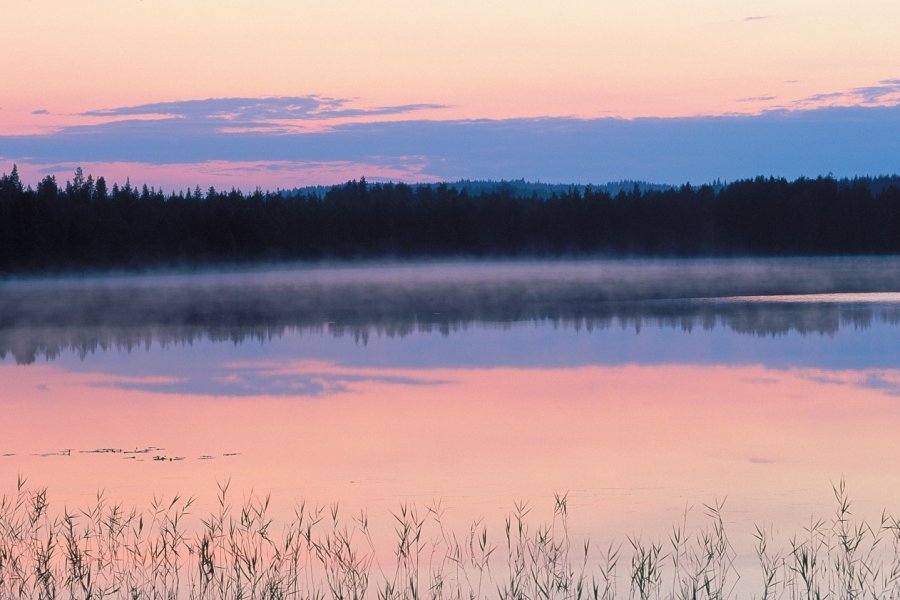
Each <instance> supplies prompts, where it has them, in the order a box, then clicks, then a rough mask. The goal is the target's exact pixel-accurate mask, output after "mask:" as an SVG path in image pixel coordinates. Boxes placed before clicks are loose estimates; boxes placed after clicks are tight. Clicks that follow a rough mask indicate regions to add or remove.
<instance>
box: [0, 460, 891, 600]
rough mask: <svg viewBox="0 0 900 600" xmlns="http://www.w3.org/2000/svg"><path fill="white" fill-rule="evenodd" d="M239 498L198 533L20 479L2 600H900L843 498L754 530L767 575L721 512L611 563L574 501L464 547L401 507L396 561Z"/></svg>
mask: <svg viewBox="0 0 900 600" xmlns="http://www.w3.org/2000/svg"><path fill="white" fill-rule="evenodd" d="M228 487H229V486H228V483H224V484H220V485H219V493H218V497H217V501H216V503H215V508H214V509H213V510H212V512H211V514H209V515H208V516H205V517H199V518H198V517H195V516H194V515H192V514H191V509H192V508H193V506H194V500H193V499H192V498H187V497H182V496H175V497H173V498H171V499H167V500H163V499H161V498H154V499H153V500H152V502H151V503H150V505H149V507H147V508H145V509H144V510H141V511H138V510H136V509H129V508H125V507H123V506H122V505H121V504H119V503H117V502H115V501H112V500H110V499H109V498H107V497H106V496H105V495H103V494H102V493H100V494H98V495H97V497H96V500H95V501H94V502H93V504H92V505H91V506H88V507H85V508H83V509H81V510H69V509H64V510H63V511H62V512H61V513H59V512H52V511H51V510H50V509H49V506H50V505H49V501H48V494H47V490H46V489H33V488H31V487H29V486H27V485H26V481H25V480H24V479H23V478H21V477H20V478H19V480H18V482H17V486H16V490H15V491H14V492H13V493H11V494H8V495H4V496H3V497H2V498H0V598H3V599H4V600H19V599H25V598H47V599H53V598H73V599H88V598H91V599H94V598H97V599H99V598H148V599H163V598H165V599H173V598H187V599H197V600H202V599H235V598H247V599H250V598H260V599H274V598H299V599H304V600H327V599H333V600H363V599H365V598H371V599H372V600H418V599H424V598H427V599H430V600H439V599H444V598H446V599H448V600H449V599H455V600H463V599H469V600H474V599H479V598H494V599H499V600H550V599H561V600H614V599H615V598H634V599H639V600H651V599H662V598H666V599H669V598H671V599H688V598H690V599H719V600H722V599H727V598H743V597H752V598H762V599H765V600H770V599H776V598H785V599H790V600H795V599H796V600H800V599H805V600H810V599H813V598H817V599H822V598H879V599H880V598H890V599H896V598H900V521H898V520H897V519H896V518H894V517H891V516H889V515H888V514H886V513H885V514H883V515H882V516H881V518H880V519H879V520H878V521H877V522H874V523H870V522H866V521H860V520H855V519H854V517H853V516H852V513H851V510H850V509H851V503H850V500H849V498H848V495H847V492H846V489H845V486H844V484H843V482H841V483H840V484H838V485H836V486H835V488H834V494H835V499H836V503H837V508H836V510H835V512H834V513H833V514H832V515H831V516H830V517H829V518H822V519H818V520H813V521H812V522H811V523H810V524H809V525H808V526H806V527H803V528H801V530H800V531H799V532H798V533H797V534H796V535H794V536H792V537H790V538H788V539H786V540H782V541H778V540H775V539H774V536H773V535H772V533H771V532H769V531H767V529H766V528H765V527H763V526H758V527H757V528H756V532H755V534H754V539H753V540H752V542H753V545H754V548H755V555H756V557H755V558H756V562H757V565H758V570H757V571H756V572H755V573H753V572H750V573H739V572H738V569H737V568H736V566H735V559H736V552H735V550H734V548H733V546H732V542H731V539H730V538H729V535H728V533H727V531H726V528H725V520H724V518H723V511H724V507H723V505H722V504H721V503H713V504H709V505H706V506H705V507H704V511H705V514H704V519H703V523H702V524H701V525H700V526H698V527H695V528H689V527H688V526H687V514H685V520H684V523H682V524H679V525H676V526H674V527H672V528H671V530H670V531H669V533H668V535H667V537H665V538H662V539H643V538H641V537H627V538H625V540H624V541H623V542H622V543H620V544H612V545H610V546H608V547H605V548H595V547H593V546H592V545H591V543H590V542H589V541H585V542H583V543H575V542H574V541H573V538H574V536H573V535H571V534H570V531H569V526H568V499H567V496H566V495H557V496H555V498H554V501H553V513H552V517H550V520H549V522H547V523H543V524H535V523H533V522H532V520H531V519H529V514H530V512H531V507H530V506H529V505H528V504H527V503H519V504H516V505H515V506H514V509H513V511H512V512H511V513H510V514H509V515H508V516H507V517H506V519H505V522H504V523H503V525H502V527H497V528H493V527H491V528H489V527H488V526H487V525H486V524H484V523H483V522H482V521H475V522H473V523H472V524H471V525H470V526H469V527H468V528H467V529H463V530H462V531H452V530H450V529H449V528H448V527H446V526H445V520H444V512H445V511H444V510H443V509H442V507H441V506H440V504H439V503H438V504H435V505H432V506H427V507H425V508H423V509H420V508H418V507H416V506H414V505H410V504H401V505H400V507H399V509H398V510H397V511H396V512H394V513H393V514H392V515H391V520H392V522H393V528H394V538H393V540H392V542H390V543H389V548H390V549H389V550H388V549H386V548H385V549H382V551H377V550H376V543H375V540H374V539H373V537H374V536H373V535H372V533H371V531H370V527H369V519H368V516H367V515H366V514H365V513H360V514H358V515H354V516H352V517H349V518H345V517H344V516H343V514H342V513H341V511H340V509H339V505H337V504H334V505H331V506H327V507H311V506H308V505H307V504H306V503H304V502H300V503H299V504H298V505H297V506H296V508H295V510H294V516H293V518H292V519H290V520H289V521H288V522H285V523H283V524H281V525H276V524H275V522H274V520H273V517H271V516H270V500H269V497H268V496H266V497H259V496H253V495H251V496H249V497H248V498H246V499H245V500H244V502H243V503H242V504H240V505H232V503H231V500H230V496H229V494H228ZM489 529H490V530H491V532H492V535H491V534H489V533H488V531H489ZM497 531H501V532H502V533H500V534H499V535H498V534H497V533H496V532H497ZM383 541H384V542H385V543H388V542H387V540H383ZM748 541H751V540H748ZM739 584H740V585H739Z"/></svg>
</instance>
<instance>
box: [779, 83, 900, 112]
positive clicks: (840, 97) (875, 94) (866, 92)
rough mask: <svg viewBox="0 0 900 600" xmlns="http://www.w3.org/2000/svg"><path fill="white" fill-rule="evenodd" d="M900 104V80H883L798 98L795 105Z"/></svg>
mask: <svg viewBox="0 0 900 600" xmlns="http://www.w3.org/2000/svg"><path fill="white" fill-rule="evenodd" d="M897 103H900V79H883V80H881V81H879V82H878V83H877V84H875V85H868V86H861V87H855V88H850V89H848V90H841V91H837V92H824V93H820V94H813V95H811V96H806V97H805V98H800V99H799V100H796V101H795V104H797V105H800V106H809V105H823V104H830V105H832V106H835V105H854V106H883V105H885V104H889V105H895V104H897Z"/></svg>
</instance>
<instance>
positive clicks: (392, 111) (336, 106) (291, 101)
mask: <svg viewBox="0 0 900 600" xmlns="http://www.w3.org/2000/svg"><path fill="white" fill-rule="evenodd" d="M350 102H351V101H350V100H348V99H340V98H328V97H325V96H316V95H310V96H281V97H273V98H207V99H203V100H182V101H177V102H155V103H151V104H139V105H136V106H122V107H117V108H103V109H97V110H89V111H86V112H83V113H80V116H83V117H108V118H116V117H142V118H139V119H133V120H124V121H113V123H125V124H127V125H129V126H132V127H133V126H135V125H139V124H141V123H152V122H154V121H156V120H163V121H165V120H169V121H174V122H177V123H178V124H179V125H180V126H181V127H191V128H192V129H204V128H213V129H274V128H278V127H283V125H279V124H278V123H279V122H284V121H288V122H301V123H302V122H310V121H325V120H333V119H348V118H358V117H384V116H393V115H405V114H410V113H413V112H416V111H422V110H436V109H442V108H447V106H446V105H443V104H402V105H396V106H379V107H374V108H355V107H351V106H349V104H350Z"/></svg>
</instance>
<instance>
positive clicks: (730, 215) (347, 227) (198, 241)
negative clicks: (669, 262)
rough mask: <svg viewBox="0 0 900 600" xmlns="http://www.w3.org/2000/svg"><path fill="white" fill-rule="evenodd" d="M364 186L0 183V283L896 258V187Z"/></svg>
mask: <svg viewBox="0 0 900 600" xmlns="http://www.w3.org/2000/svg"><path fill="white" fill-rule="evenodd" d="M486 190H487V191H483V192H480V193H470V192H469V191H468V189H466V188H464V187H463V188H460V187H458V186H457V187H454V186H450V185H445V184H441V185H414V184H413V185H409V184H404V183H369V182H366V181H365V179H360V180H358V181H355V180H354V181H349V182H347V183H345V184H343V185H337V186H333V187H331V188H330V189H328V191H327V192H325V193H324V194H318V193H308V194H299V193H284V192H263V191H261V190H256V191H255V192H252V193H243V192H241V191H240V190H236V189H232V190H229V191H217V190H215V189H214V188H212V187H211V188H209V189H208V190H206V191H205V192H204V191H202V190H201V189H200V188H199V187H196V188H195V189H194V190H186V191H179V192H172V193H168V194H166V193H163V192H162V191H161V190H157V189H154V188H148V187H147V186H146V185H144V186H142V187H140V188H138V187H135V186H132V185H131V183H130V181H128V182H126V183H125V184H124V185H123V186H119V185H118V184H114V185H112V186H111V187H109V186H108V184H107V182H106V180H105V179H104V178H103V177H98V178H97V179H94V178H93V176H91V175H88V176H87V177H85V176H84V174H83V172H82V170H81V169H80V168H79V169H77V170H76V171H75V174H74V176H73V178H72V179H71V180H69V181H67V182H65V184H59V183H58V182H57V180H56V179H55V178H54V177H52V176H48V177H46V178H44V179H43V180H42V181H40V182H39V183H38V185H37V189H33V188H32V187H31V186H23V183H22V181H21V179H20V177H19V175H18V172H17V169H16V168H15V167H13V170H12V172H11V173H9V174H4V175H3V176H2V177H0V273H5V274H27V273H42V272H60V271H77V270H104V269H123V268H124V269H127V268H155V267H170V266H191V265H205V264H235V263H245V262H251V261H289V260H323V259H355V258H407V257H410V258H413V257H414V258H429V257H513V256H515V257H519V256H523V257H526V256H527V257H555V256H583V255H598V256H653V257H659V256H795V255H805V256H813V255H840V254H856V255H858V254H896V253H898V252H900V179H898V178H897V177H881V178H855V179H842V180H838V179H835V178H833V177H819V178H815V179H811V178H800V179H797V180H793V181H789V180H786V179H783V178H771V177H769V178H763V177H759V178H755V179H747V180H740V181H735V182H731V183H727V184H716V185H714V186H713V185H701V186H691V185H688V184H685V185H682V186H680V187H671V188H662V189H660V188H646V187H645V188H644V189H641V187H640V186H638V185H635V186H634V187H633V188H632V189H631V190H629V191H625V190H620V191H619V192H618V193H615V194H611V193H609V192H608V191H607V190H605V189H603V188H592V187H590V186H571V187H570V188H568V189H566V190H565V191H561V192H559V193H557V192H554V193H552V194H551V195H549V196H548V197H541V196H539V195H538V194H536V193H532V194H531V195H528V194H527V193H519V192H520V191H521V190H517V188H516V186H515V185H504V186H497V187H493V188H486Z"/></svg>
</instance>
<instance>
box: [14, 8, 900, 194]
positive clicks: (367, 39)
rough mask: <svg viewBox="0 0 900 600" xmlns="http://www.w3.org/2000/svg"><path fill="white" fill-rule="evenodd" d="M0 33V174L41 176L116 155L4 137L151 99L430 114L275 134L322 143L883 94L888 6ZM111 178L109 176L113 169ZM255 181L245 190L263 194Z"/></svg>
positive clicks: (892, 66) (464, 13) (108, 12)
mask: <svg viewBox="0 0 900 600" xmlns="http://www.w3.org/2000/svg"><path fill="white" fill-rule="evenodd" d="M51 6H52V7H51ZM4 21H5V22H6V23H7V25H8V27H7V28H6V31H5V32H4V45H5V47H7V48H15V51H7V52H3V53H0V72H2V73H4V78H5V79H6V81H9V82H14V83H12V84H11V85H7V86H6V87H5V89H4V94H3V96H2V98H0V170H8V168H9V167H7V166H6V165H11V163H12V162H20V163H29V164H32V165H33V169H35V170H41V169H43V171H42V173H44V174H46V173H47V172H59V169H57V170H56V171H54V170H53V169H54V168H55V167H54V166H53V164H56V165H58V164H59V163H60V162H65V163H67V165H68V163H77V164H84V165H91V166H94V165H96V168H95V169H93V170H96V171H99V170H100V168H101V167H106V166H108V165H109V163H119V162H122V160H121V159H120V158H119V157H112V158H105V159H104V160H97V159H91V158H90V157H85V156H79V155H78V153H77V152H73V153H71V155H70V156H68V157H67V158H66V160H65V161H58V160H57V161H45V160H43V159H41V158H40V157H35V156H31V155H29V154H28V153H27V152H25V151H23V150H20V149H18V148H17V146H16V145H14V144H13V143H12V140H10V139H9V138H8V137H7V136H16V135H40V134H53V133H54V132H57V131H58V130H59V129H60V128H62V127H69V126H91V125H99V124H103V123H108V122H110V121H115V120H117V119H120V118H122V117H121V116H106V117H101V116H85V115H83V114H81V113H85V112H88V111H97V110H102V109H114V108H118V107H133V106H139V105H143V104H151V103H158V102H178V101H189V100H202V99H207V98H234V97H244V98H277V97H305V96H310V95H315V96H324V97H329V98H338V99H342V100H343V101H345V102H346V106H347V107H352V108H355V109H372V108H378V107H397V106H408V105H428V106H429V108H420V109H417V110H416V111H414V112H412V113H411V112H404V111H399V112H395V113H391V114H377V115H369V116H366V115H362V116H357V117H353V118H349V119H347V118H344V119H326V120H319V121H309V120H304V119H300V120H293V121H290V122H288V123H286V122H282V123H281V124H282V125H285V124H288V125H290V126H291V127H293V128H299V129H301V130H310V129H318V130H321V129H323V128H325V129H327V128H329V127H331V126H334V125H335V124H338V123H341V122H348V121H349V122H385V121H402V120H407V119H411V118H414V119H425V120H465V119H513V118H534V117H577V118H582V119H597V118H606V117H622V118H634V117H665V118H669V117H692V116H693V117H695V116H710V115H725V114H733V113H740V114H759V113H760V112H761V111H766V110H771V109H777V108H787V109H791V110H796V109H812V108H817V107H822V106H830V105H839V106H848V105H867V106H871V105H893V104H896V103H897V102H898V100H900V85H898V84H897V77H898V76H900V64H898V60H897V58H896V57H898V56H900V38H898V36H897V35H896V34H895V31H894V29H895V25H896V23H898V22H900V4H897V3H892V2H883V1H876V0H866V1H863V2H861V3H860V2H857V3H854V4H853V5H850V4H847V3H845V2H837V1H829V2H813V1H811V0H792V1H790V2H783V1H782V2H779V1H775V0H739V1H736V2H719V1H713V0H690V1H688V2H679V3H673V2H669V1H666V0H647V1H643V2H626V1H624V0H615V1H612V2H595V1H592V0H571V1H569V2H565V3H563V4H562V5H559V4H556V3H550V2H541V1H535V0H526V1H517V2H513V1H511V0H504V1H500V2H489V3H485V2H474V1H468V0H466V1H463V0H454V1H450V2H440V3H433V2H427V3H423V2H418V1H414V0H403V1H399V2H388V1H386V0H377V1H372V2H365V3H356V2H352V3H351V2H327V3H319V2H315V3H313V2H292V1H288V0H264V1H250V0H234V1H231V2H216V1H213V0H197V1H195V2H190V3H185V2H181V1H176V0H155V1H154V2H138V1H131V0H129V1H126V2H116V3H110V2H106V1H103V0H81V1H79V2H63V3H53V4H52V5H49V4H47V3H46V2H30V3H26V2H16V3H12V4H10V5H9V6H6V7H4ZM873 90H875V91H874V92H873ZM4 138H6V139H4ZM207 160H209V161H216V160H220V159H219V158H218V157H214V156H209V157H208V158H207ZM279 160H292V159H291V158H290V157H286V156H285V157H280V158H279ZM432 160H433V161H434V160H438V159H436V158H433V157H432ZM51 162H53V164H50V163H51ZM131 162H134V163H135V164H134V165H133V168H131V169H130V172H131V173H130V174H131V175H132V177H133V178H135V177H136V178H137V179H138V180H139V181H149V182H151V183H153V182H158V183H159V184H162V185H163V186H164V187H173V186H174V185H176V184H178V183H179V182H180V181H181V180H182V179H185V177H183V176H182V175H179V174H176V173H174V172H170V173H168V174H164V173H162V172H152V171H148V173H146V174H145V173H144V172H143V170H144V166H145V165H146V164H148V163H158V162H160V161H156V160H140V161H131ZM163 162H165V161H163ZM169 162H170V163H171V164H180V163H183V161H171V160H170V161H169ZM202 162H205V161H193V162H192V164H201V163H202ZM238 162H241V161H238ZM243 162H244V166H245V167H246V166H247V164H249V163H253V162H254V161H253V160H250V161H243ZM311 162H313V163H324V162H335V163H336V164H333V165H328V166H326V167H325V168H324V169H323V170H322V171H317V170H316V169H315V168H313V167H311V166H307V167H306V168H305V169H304V173H305V175H300V176H299V177H295V178H294V179H293V180H292V181H293V184H294V185H297V184H301V185H302V184H305V183H332V182H335V181H338V179H336V175H335V173H336V172H340V173H341V177H343V172H342V170H341V163H342V162H343V163H348V162H349V163H351V164H353V165H354V170H355V171H356V175H359V174H366V175H368V176H370V177H371V176H378V177H386V178H394V177H398V171H397V168H396V165H393V166H384V165H380V164H379V165H373V164H372V163H371V161H366V160H354V159H351V158H346V157H341V158H340V159H339V160H336V161H330V160H328V161H326V159H325V158H324V157H318V158H316V159H315V160H313V161H311ZM826 167H827V166H823V168H826ZM110 168H112V169H113V173H114V174H115V176H116V178H118V176H119V175H121V174H123V173H126V172H127V171H129V169H120V170H115V167H114V166H111V167H110ZM47 169H49V171H48V170H47ZM203 169H204V170H205V171H206V173H205V175H206V177H207V178H206V179H205V180H204V181H200V182H199V183H201V184H203V185H204V186H205V185H208V184H210V183H214V184H217V185H220V186H221V185H224V184H227V182H228V178H227V177H226V176H222V175H221V173H222V169H221V165H215V164H214V165H207V166H206V167H204V168H203ZM216 169H218V171H216ZM520 170H525V169H524V167H523V169H520ZM213 171H216V172H217V173H218V175H215V174H213ZM620 171H624V169H620ZM710 172H711V173H712V171H710ZM260 173H261V174H262V176H261V177H256V180H260V179H265V182H266V183H267V184H268V187H272V188H274V187H277V186H278V185H280V183H281V182H280V181H279V180H278V178H277V177H276V176H271V173H268V174H267V173H266V172H265V171H262V170H259V171H257V175H259V174H260ZM437 173H438V170H432V171H430V172H424V174H423V175H422V176H421V177H419V179H423V180H427V179H428V178H429V177H432V178H433V177H437ZM454 173H456V172H454ZM509 173H510V175H511V176H512V175H517V174H516V170H515V169H510V170H509ZM403 175H404V176H405V177H406V178H416V172H415V171H413V172H411V173H406V172H404V173H403ZM458 175H459V176H468V175H469V173H468V171H467V170H466V169H461V170H459V173H458ZM525 175H526V176H527V174H525ZM539 175H540V173H536V174H535V175H534V177H537V176H539ZM614 175H615V172H613V173H612V175H611V177H613V178H615V177H614ZM585 176H587V172H586V173H585ZM253 181H254V179H253V178H252V177H244V178H242V179H241V180H240V183H241V185H242V186H244V187H247V186H250V187H252V186H253ZM269 181H272V183H268V182H269Z"/></svg>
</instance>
